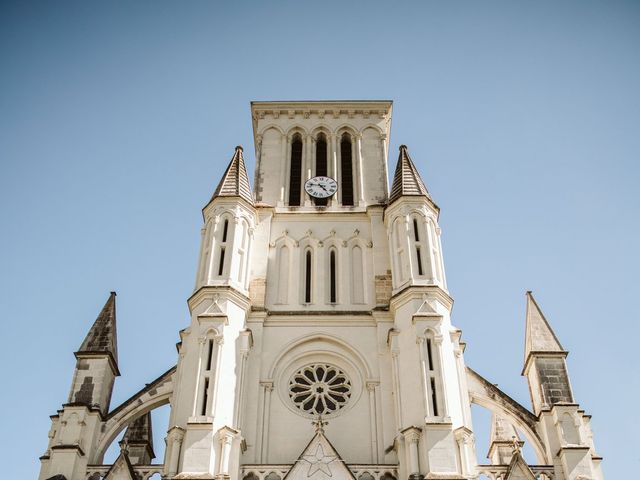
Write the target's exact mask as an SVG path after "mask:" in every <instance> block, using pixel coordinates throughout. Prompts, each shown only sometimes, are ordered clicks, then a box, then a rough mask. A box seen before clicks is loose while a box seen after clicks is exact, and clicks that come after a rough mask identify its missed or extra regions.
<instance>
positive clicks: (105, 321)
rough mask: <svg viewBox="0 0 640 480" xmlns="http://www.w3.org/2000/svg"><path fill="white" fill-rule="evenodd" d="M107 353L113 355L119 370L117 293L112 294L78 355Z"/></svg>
mask: <svg viewBox="0 0 640 480" xmlns="http://www.w3.org/2000/svg"><path fill="white" fill-rule="evenodd" d="M82 353H90V354H91V353H93V354H95V353H107V354H109V355H111V357H112V359H113V362H114V363H115V366H116V368H117V365H118V342H117V335H116V292H111V295H109V299H108V300H107V303H105V304H104V307H102V311H101V312H100V314H99V315H98V318H97V319H96V321H95V322H94V324H93V326H92V327H91V330H89V333H88V334H87V336H86V338H85V339H84V342H82V345H80V349H79V350H78V351H77V352H76V355H77V354H82Z"/></svg>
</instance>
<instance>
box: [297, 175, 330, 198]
mask: <svg viewBox="0 0 640 480" xmlns="http://www.w3.org/2000/svg"><path fill="white" fill-rule="evenodd" d="M304 189H305V191H306V192H307V193H308V194H309V195H311V196H312V197H315V198H329V197H330V196H332V195H333V194H334V193H336V191H337V190H338V183H337V182H336V181H335V180H334V179H333V178H331V177H313V178H310V179H309V180H307V181H306V182H305V184H304Z"/></svg>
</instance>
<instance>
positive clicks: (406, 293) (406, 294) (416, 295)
mask: <svg viewBox="0 0 640 480" xmlns="http://www.w3.org/2000/svg"><path fill="white" fill-rule="evenodd" d="M425 294H427V295H431V296H434V297H436V299H437V300H439V301H440V302H441V303H442V304H443V305H444V306H445V307H446V308H447V310H449V312H451V309H452V308H453V298H451V297H450V296H449V294H448V293H447V292H445V291H444V290H443V289H442V288H441V287H440V286H438V285H407V286H406V287H404V288H403V289H402V290H400V291H399V292H397V293H395V294H394V295H393V296H392V297H391V301H390V302H389V306H390V308H391V310H392V311H393V310H395V309H397V308H399V307H400V306H401V305H403V304H405V303H406V302H409V301H411V300H422V299H423V298H424V295H425Z"/></svg>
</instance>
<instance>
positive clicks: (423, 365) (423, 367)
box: [416, 336, 431, 417]
mask: <svg viewBox="0 0 640 480" xmlns="http://www.w3.org/2000/svg"><path fill="white" fill-rule="evenodd" d="M425 340H426V339H425V338H424V337H422V336H420V337H418V338H416V343H417V344H418V351H419V353H420V371H421V376H422V382H421V383H422V399H423V403H424V416H425V417H428V416H430V413H429V412H431V409H430V408H429V403H430V401H431V399H430V398H429V385H428V384H427V381H428V377H429V367H428V366H427V356H426V354H425V351H424V342H425Z"/></svg>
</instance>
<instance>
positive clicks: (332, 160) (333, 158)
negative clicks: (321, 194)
mask: <svg viewBox="0 0 640 480" xmlns="http://www.w3.org/2000/svg"><path fill="white" fill-rule="evenodd" d="M336 139H337V137H336V135H335V134H333V133H332V134H331V135H330V136H329V142H330V144H331V154H330V156H329V165H328V167H329V176H330V177H331V178H333V179H334V180H335V181H336V182H338V146H337V140H336ZM338 184H339V182H338ZM339 191H340V188H338V192H339ZM338 195H339V193H336V194H335V195H334V196H333V197H331V201H330V202H329V205H331V206H334V205H337V204H338Z"/></svg>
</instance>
